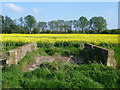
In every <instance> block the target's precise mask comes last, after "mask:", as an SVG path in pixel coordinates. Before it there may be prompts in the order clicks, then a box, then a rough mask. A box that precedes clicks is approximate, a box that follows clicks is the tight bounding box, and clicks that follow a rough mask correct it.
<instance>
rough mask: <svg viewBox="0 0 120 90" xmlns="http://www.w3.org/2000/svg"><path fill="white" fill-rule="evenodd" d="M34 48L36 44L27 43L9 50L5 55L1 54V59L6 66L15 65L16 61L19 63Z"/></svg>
mask: <svg viewBox="0 0 120 90" xmlns="http://www.w3.org/2000/svg"><path fill="white" fill-rule="evenodd" d="M36 48H37V44H36V43H29V44H26V45H23V46H20V47H18V48H15V49H12V50H9V51H8V52H6V53H5V54H2V55H1V58H2V59H6V64H17V63H18V61H20V60H21V59H22V58H23V57H24V56H25V55H26V53H27V52H29V51H32V50H35V49H36ZM3 55H4V56H3ZM5 57H6V58H5Z"/></svg>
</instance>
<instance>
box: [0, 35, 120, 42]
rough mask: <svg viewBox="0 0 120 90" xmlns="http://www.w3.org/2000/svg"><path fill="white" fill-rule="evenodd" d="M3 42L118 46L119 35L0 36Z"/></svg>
mask: <svg viewBox="0 0 120 90" xmlns="http://www.w3.org/2000/svg"><path fill="white" fill-rule="evenodd" d="M0 36H1V39H0V41H1V42H8V41H13V42H27V43H29V42H41V43H44V42H48V43H55V42H64V41H67V42H71V41H73V42H81V41H85V42H88V43H97V44H99V43H115V44H118V43H119V42H118V34H0Z"/></svg>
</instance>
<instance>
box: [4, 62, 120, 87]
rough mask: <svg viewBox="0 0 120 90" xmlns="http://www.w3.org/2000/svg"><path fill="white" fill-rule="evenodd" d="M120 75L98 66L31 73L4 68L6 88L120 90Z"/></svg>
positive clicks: (55, 66)
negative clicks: (109, 89)
mask: <svg viewBox="0 0 120 90" xmlns="http://www.w3.org/2000/svg"><path fill="white" fill-rule="evenodd" d="M119 85H120V71H119V70H117V69H112V68H109V67H106V66H103V65H99V64H88V65H75V64H71V63H67V64H64V63H63V62H52V63H44V64H42V65H41V66H40V67H39V68H37V69H36V70H34V71H31V72H22V71H21V70H20V68H19V67H18V66H16V65H11V66H5V67H4V68H3V87H4V88H6V87H10V88H18V87H19V88H120V86H119Z"/></svg>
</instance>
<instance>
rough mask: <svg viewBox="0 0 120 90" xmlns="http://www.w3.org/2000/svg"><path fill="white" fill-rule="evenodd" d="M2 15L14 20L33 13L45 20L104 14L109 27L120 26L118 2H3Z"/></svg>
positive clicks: (38, 18) (40, 19)
mask: <svg viewBox="0 0 120 90" xmlns="http://www.w3.org/2000/svg"><path fill="white" fill-rule="evenodd" d="M2 15H4V16H5V15H7V16H9V17H11V18H12V19H13V20H15V19H19V18H20V17H25V16H27V15H33V16H34V17H35V18H36V20H37V21H45V22H48V21H52V20H78V19H79V18H80V17H81V16H85V17H87V19H88V20H89V19H90V18H92V17H94V16H102V17H104V18H105V19H106V21H107V24H108V25H107V28H108V29H116V28H118V2H2Z"/></svg>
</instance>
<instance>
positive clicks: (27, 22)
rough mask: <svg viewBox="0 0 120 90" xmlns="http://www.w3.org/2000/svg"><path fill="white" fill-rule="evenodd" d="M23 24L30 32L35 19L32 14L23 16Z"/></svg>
mask: <svg viewBox="0 0 120 90" xmlns="http://www.w3.org/2000/svg"><path fill="white" fill-rule="evenodd" d="M24 20H25V26H26V27H27V28H28V29H29V33H30V34H31V32H32V30H33V28H34V27H35V26H36V19H35V18H34V16H32V15H28V16H26V17H25V18H24Z"/></svg>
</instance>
